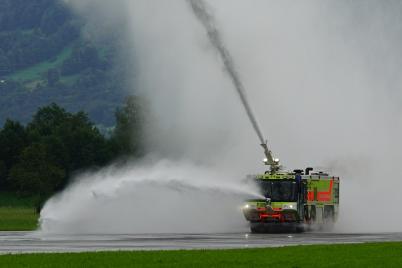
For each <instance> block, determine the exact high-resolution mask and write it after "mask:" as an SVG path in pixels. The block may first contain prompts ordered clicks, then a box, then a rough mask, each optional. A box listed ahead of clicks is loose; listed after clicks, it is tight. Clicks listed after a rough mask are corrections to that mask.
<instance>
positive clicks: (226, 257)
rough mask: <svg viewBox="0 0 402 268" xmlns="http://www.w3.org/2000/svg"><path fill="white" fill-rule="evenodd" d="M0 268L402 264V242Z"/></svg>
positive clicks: (46, 258)
mask: <svg viewBox="0 0 402 268" xmlns="http://www.w3.org/2000/svg"><path fill="white" fill-rule="evenodd" d="M0 267H208V268H211V267H219V268H222V267H309V268H311V267H402V243H377V244H356V245H352V244H348V245H328V246H298V247H283V248H268V249H243V250H241V249H240V250H194V251H149V252H99V253H71V254H31V255H29V254H28V255H4V256H0Z"/></svg>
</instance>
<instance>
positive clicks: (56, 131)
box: [27, 104, 111, 176]
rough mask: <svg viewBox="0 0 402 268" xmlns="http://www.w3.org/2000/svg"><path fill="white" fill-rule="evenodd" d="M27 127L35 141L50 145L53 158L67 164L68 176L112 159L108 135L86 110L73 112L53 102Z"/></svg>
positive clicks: (49, 148) (58, 162)
mask: <svg viewBox="0 0 402 268" xmlns="http://www.w3.org/2000/svg"><path fill="white" fill-rule="evenodd" d="M27 129H28V133H29V135H30V136H31V139H32V140H34V141H35V142H37V143H40V144H44V145H46V147H47V148H48V151H49V153H50V155H51V158H52V159H51V160H52V161H53V162H54V163H57V164H58V165H59V166H61V167H63V168H64V169H65V171H66V175H67V176H68V175H69V174H70V173H71V172H73V171H76V170H78V169H83V168H89V167H91V166H101V165H104V164H105V163H107V162H108V161H110V158H111V153H110V152H109V150H108V148H107V142H106V139H105V137H104V136H102V134H101V133H100V132H99V130H98V129H97V128H96V127H95V126H94V125H93V123H92V122H90V120H89V119H88V116H87V115H86V114H85V113H83V112H79V113H76V114H72V113H69V112H67V111H65V110H64V109H63V108H61V107H59V106H57V105H56V104H52V105H50V106H47V107H43V108H41V109H39V110H38V112H37V113H36V114H35V115H34V118H33V120H32V122H31V123H30V124H29V125H28V127H27Z"/></svg>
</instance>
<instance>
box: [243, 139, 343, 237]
mask: <svg viewBox="0 0 402 268" xmlns="http://www.w3.org/2000/svg"><path fill="white" fill-rule="evenodd" d="M263 147H264V148H265V155H266V156H267V158H266V159H265V160H264V162H265V163H266V164H268V165H270V166H271V170H270V171H267V172H265V174H262V175H257V176H253V177H252V181H253V182H254V183H256V184H257V185H258V188H259V189H260V191H261V194H262V195H263V196H264V198H263V199H262V198H260V199H250V200H247V202H246V204H245V206H244V207H243V213H244V216H245V217H246V219H247V221H249V222H250V229H251V231H252V232H254V233H257V232H265V231H271V230H276V229H278V228H279V229H283V228H292V229H293V230H295V231H298V232H301V231H304V230H309V229H315V228H319V229H330V228H332V226H333V224H334V222H335V221H336V219H337V217H338V213H339V177H334V176H330V175H329V174H326V173H323V172H317V173H314V172H313V169H312V168H307V169H306V170H294V171H293V172H282V171H281V167H280V165H279V160H277V159H274V158H273V157H272V153H271V152H270V151H269V150H268V148H267V145H266V144H263Z"/></svg>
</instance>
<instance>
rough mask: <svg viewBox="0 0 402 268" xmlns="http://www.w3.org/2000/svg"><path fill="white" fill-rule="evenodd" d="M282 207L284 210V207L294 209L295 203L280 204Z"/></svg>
mask: <svg viewBox="0 0 402 268" xmlns="http://www.w3.org/2000/svg"><path fill="white" fill-rule="evenodd" d="M282 209H283V210H285V209H296V205H294V204H285V205H283V206H282Z"/></svg>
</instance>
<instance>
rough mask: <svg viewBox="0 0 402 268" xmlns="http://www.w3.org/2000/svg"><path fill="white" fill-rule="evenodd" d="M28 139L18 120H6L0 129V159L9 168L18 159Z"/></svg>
mask: <svg viewBox="0 0 402 268" xmlns="http://www.w3.org/2000/svg"><path fill="white" fill-rule="evenodd" d="M28 143H29V140H28V136H27V133H26V131H25V128H24V127H23V126H22V125H21V124H20V123H18V122H14V121H11V120H7V121H6V123H5V124H4V127H3V129H2V130H1V131H0V160H2V161H3V163H4V165H5V167H6V170H9V169H10V168H11V167H12V166H13V165H14V164H15V163H16V162H17V161H18V159H19V156H20V154H21V152H22V150H23V149H24V148H25V147H26V146H27V145H28Z"/></svg>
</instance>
